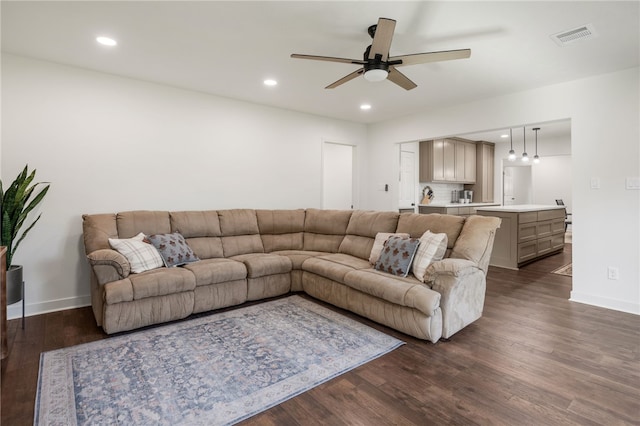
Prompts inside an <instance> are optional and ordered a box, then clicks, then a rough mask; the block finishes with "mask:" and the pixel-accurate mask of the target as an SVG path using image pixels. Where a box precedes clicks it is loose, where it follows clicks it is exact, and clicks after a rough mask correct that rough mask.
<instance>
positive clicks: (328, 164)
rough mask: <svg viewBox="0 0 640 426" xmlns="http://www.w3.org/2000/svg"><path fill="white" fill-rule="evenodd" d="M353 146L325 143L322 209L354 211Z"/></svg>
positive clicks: (323, 149) (323, 146)
mask: <svg viewBox="0 0 640 426" xmlns="http://www.w3.org/2000/svg"><path fill="white" fill-rule="evenodd" d="M355 149H356V147H355V146H353V145H345V144H339V143H334V142H324V143H323V145H322V208H323V209H336V210H351V209H353V193H354V191H353V184H354V178H353V171H354V166H353V165H354V161H355Z"/></svg>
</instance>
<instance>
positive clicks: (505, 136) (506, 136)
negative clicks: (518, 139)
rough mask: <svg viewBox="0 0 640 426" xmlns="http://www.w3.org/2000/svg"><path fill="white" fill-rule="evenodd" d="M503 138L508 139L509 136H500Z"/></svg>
mask: <svg viewBox="0 0 640 426" xmlns="http://www.w3.org/2000/svg"><path fill="white" fill-rule="evenodd" d="M500 137H501V138H508V137H509V135H500Z"/></svg>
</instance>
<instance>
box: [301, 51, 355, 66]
mask: <svg viewBox="0 0 640 426" xmlns="http://www.w3.org/2000/svg"><path fill="white" fill-rule="evenodd" d="M291 57H292V58H298V59H312V60H314V61H327V62H342V63H345V64H358V65H364V64H366V62H365V61H361V60H358V59H347V58H333V57H331V56H314V55H300V54H297V53H293V54H291Z"/></svg>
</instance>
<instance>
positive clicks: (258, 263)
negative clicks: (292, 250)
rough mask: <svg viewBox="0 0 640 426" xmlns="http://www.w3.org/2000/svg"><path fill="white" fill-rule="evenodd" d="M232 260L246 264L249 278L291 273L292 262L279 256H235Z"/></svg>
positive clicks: (257, 254)
mask: <svg viewBox="0 0 640 426" xmlns="http://www.w3.org/2000/svg"><path fill="white" fill-rule="evenodd" d="M232 259H233V260H236V261H239V262H242V263H244V265H245V266H246V268H247V278H258V277H266V276H268V275H277V274H286V273H289V272H291V260H290V259H289V258H288V257H286V256H278V255H277V254H268V253H252V254H243V255H239V256H234V257H232Z"/></svg>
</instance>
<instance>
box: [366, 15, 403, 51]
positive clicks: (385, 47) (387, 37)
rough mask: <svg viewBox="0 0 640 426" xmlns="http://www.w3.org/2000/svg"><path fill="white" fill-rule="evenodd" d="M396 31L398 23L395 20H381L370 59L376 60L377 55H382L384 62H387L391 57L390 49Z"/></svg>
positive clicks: (372, 44)
mask: <svg viewBox="0 0 640 426" xmlns="http://www.w3.org/2000/svg"><path fill="white" fill-rule="evenodd" d="M395 29H396V21H394V20H393V19H387V18H380V19H378V25H377V26H376V33H375V35H374V36H373V42H372V43H371V50H370V51H369V59H374V58H375V57H376V55H381V56H382V60H383V61H386V60H387V58H388V57H389V48H390V47H391V40H392V39H393V31H394V30H395Z"/></svg>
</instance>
